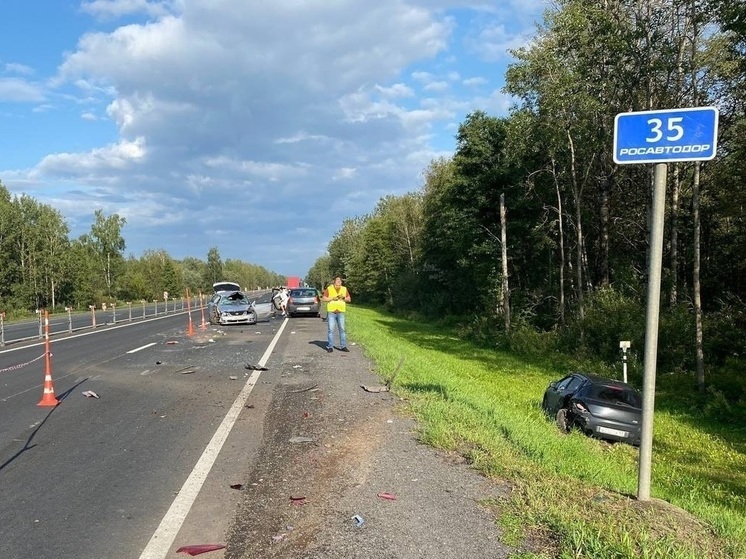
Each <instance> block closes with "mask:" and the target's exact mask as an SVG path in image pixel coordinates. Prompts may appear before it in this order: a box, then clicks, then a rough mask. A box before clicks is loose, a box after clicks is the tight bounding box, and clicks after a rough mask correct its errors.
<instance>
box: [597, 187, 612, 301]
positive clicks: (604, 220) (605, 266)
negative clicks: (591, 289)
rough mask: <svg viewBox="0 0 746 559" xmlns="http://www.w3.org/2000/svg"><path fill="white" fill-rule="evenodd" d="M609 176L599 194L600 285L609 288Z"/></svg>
mask: <svg viewBox="0 0 746 559" xmlns="http://www.w3.org/2000/svg"><path fill="white" fill-rule="evenodd" d="M609 182H610V179H609V176H608V175H606V176H604V177H603V178H602V179H601V192H600V193H599V204H598V205H599V214H600V221H601V224H600V226H601V231H600V234H599V251H600V252H601V262H600V264H599V270H598V272H599V277H598V280H599V283H600V284H601V285H602V286H604V287H608V285H609V283H610V281H611V280H610V277H609Z"/></svg>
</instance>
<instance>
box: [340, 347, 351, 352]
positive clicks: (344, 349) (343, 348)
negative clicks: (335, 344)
mask: <svg viewBox="0 0 746 559" xmlns="http://www.w3.org/2000/svg"><path fill="white" fill-rule="evenodd" d="M339 351H344V352H345V353H350V350H349V349H347V348H346V347H340V348H339Z"/></svg>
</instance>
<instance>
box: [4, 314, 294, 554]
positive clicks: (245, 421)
mask: <svg viewBox="0 0 746 559" xmlns="http://www.w3.org/2000/svg"><path fill="white" fill-rule="evenodd" d="M282 324H283V322H282V321H280V320H272V321H270V322H267V323H260V324H258V325H255V326H233V327H230V328H217V327H215V326H209V325H204V327H203V324H202V323H201V322H200V320H199V319H197V318H196V316H195V318H194V319H193V322H192V325H191V327H190V326H189V321H188V319H187V315H186V313H176V314H175V313H172V314H169V315H162V316H160V317H158V318H153V319H147V320H142V321H139V322H133V323H125V324H118V325H113V324H111V325H108V326H105V327H101V328H97V329H96V330H89V331H85V332H81V333H80V334H74V335H71V336H65V337H60V338H58V339H54V338H53V339H52V340H51V342H50V348H51V353H52V355H51V358H50V359H49V363H50V364H49V366H47V364H46V359H45V358H44V356H45V344H44V343H43V342H42V343H35V344H31V345H26V346H21V345H15V344H14V345H13V346H12V347H6V348H4V349H3V350H2V351H0V495H2V501H1V502H0V557H2V558H4V559H6V558H7V559H13V558H19V559H22V558H27V557H29V558H30V557H34V558H39V559H46V558H50V559H51V558H63V559H64V558H76V559H89V558H90V559H94V558H95V559H101V558H117V559H127V558H133V559H138V558H140V559H146V558H147V559H151V558H152V559H155V558H159V559H161V558H164V557H177V555H175V554H174V549H175V548H176V547H177V546H178V544H179V543H180V541H179V540H178V538H179V537H188V535H189V534H190V533H194V534H195V537H199V538H200V540H203V539H204V538H210V537H215V538H222V537H223V533H224V531H225V525H226V524H228V522H229V521H230V519H231V518H232V510H233V507H234V503H233V502H232V499H235V498H236V496H235V493H236V492H235V490H233V489H231V488H230V484H229V483H227V482H226V479H227V477H230V476H232V475H236V476H237V474H234V473H233V471H234V470H236V469H241V470H242V469H244V468H245V464H246V463H247V461H251V459H252V454H253V453H255V452H256V450H257V447H258V445H259V443H260V440H261V424H262V421H261V414H262V413H263V410H265V409H266V406H267V402H268V396H267V395H268V393H269V390H270V387H269V385H266V384H263V383H262V382H260V381H259V380H258V378H257V377H256V374H258V373H255V376H253V377H252V376H251V373H254V371H249V370H247V369H246V368H245V365H246V364H247V363H259V362H260V361H262V360H264V361H271V355H270V354H269V353H268V351H267V349H268V347H269V346H270V344H271V343H272V340H273V339H274V338H275V335H276V334H277V333H278V331H279V330H280V329H281V327H282ZM47 372H49V373H50V374H51V378H52V387H53V389H54V393H55V397H56V398H57V399H59V401H60V403H59V405H57V406H55V407H47V406H39V405H38V404H39V403H41V402H42V401H43V398H42V394H43V386H44V378H45V375H46V373H47ZM84 391H93V392H95V393H96V394H97V395H98V396H99V398H93V397H86V396H84V395H83V392H84ZM247 405H248V406H251V407H250V408H247V407H246V406H247ZM226 418H228V419H226ZM255 419H256V421H254V420H255ZM210 476H218V478H219V480H220V481H217V482H212V481H211V480H210ZM226 476H227V477H226ZM174 511H175V512H174ZM190 525H191V526H198V527H199V529H198V530H196V529H195V528H190V527H189V526H190ZM190 530H191V532H190ZM213 532H214V534H213ZM197 534H198V535H197ZM188 543H191V542H184V545H187V544H188ZM181 556H183V555H181Z"/></svg>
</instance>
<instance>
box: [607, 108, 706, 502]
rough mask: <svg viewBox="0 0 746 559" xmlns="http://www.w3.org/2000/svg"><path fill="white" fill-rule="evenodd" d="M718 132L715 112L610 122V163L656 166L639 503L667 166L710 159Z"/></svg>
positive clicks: (647, 449) (646, 495) (647, 473)
mask: <svg viewBox="0 0 746 559" xmlns="http://www.w3.org/2000/svg"><path fill="white" fill-rule="evenodd" d="M717 128H718V110H717V108H716V107H693V108H685V109H666V110H661V111H640V112H631V113H620V114H618V115H616V117H615V118H614V155H613V157H614V162H615V163H617V164H619V165H628V164H642V163H654V164H655V168H654V175H653V208H652V216H651V225H650V259H649V261H648V290H647V308H646V311H645V351H644V363H645V364H644V372H643V390H642V437H641V440H640V458H639V470H638V482H637V499H638V500H639V501H648V500H650V477H651V463H652V454H653V412H654V408H655V374H656V360H657V356H658V321H659V316H660V293H661V266H662V261H663V224H664V221H665V210H666V178H667V173H668V166H667V163H672V162H689V161H708V160H710V159H713V158H714V157H715V153H716V151H717Z"/></svg>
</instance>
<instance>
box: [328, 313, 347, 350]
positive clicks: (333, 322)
mask: <svg viewBox="0 0 746 559" xmlns="http://www.w3.org/2000/svg"><path fill="white" fill-rule="evenodd" d="M335 327H336V328H337V329H338V330H339V347H340V348H343V347H347V333H346V332H345V313H343V312H330V313H329V314H328V315H327V317H326V329H327V334H328V339H327V342H328V345H327V347H334V328H335Z"/></svg>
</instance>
